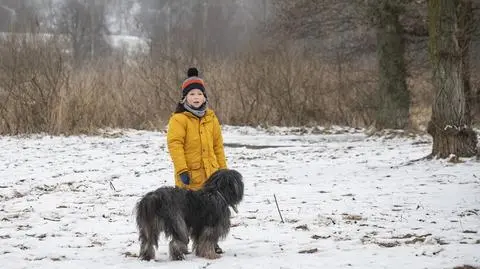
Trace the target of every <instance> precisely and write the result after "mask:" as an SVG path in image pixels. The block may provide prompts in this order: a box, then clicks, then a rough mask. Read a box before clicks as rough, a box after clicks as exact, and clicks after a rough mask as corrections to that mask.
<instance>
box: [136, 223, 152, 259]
mask: <svg viewBox="0 0 480 269" xmlns="http://www.w3.org/2000/svg"><path fill="white" fill-rule="evenodd" d="M146 230H147V229H144V228H142V229H140V237H139V239H140V255H139V258H140V259H141V260H146V261H149V260H151V259H154V258H155V249H154V247H153V245H154V244H153V242H152V240H150V236H149V234H148V232H147V231H146Z"/></svg>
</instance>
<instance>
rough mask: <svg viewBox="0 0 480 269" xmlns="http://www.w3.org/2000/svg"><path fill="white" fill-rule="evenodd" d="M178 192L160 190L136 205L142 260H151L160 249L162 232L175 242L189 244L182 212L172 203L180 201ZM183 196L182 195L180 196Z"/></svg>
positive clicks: (151, 193)
mask: <svg viewBox="0 0 480 269" xmlns="http://www.w3.org/2000/svg"><path fill="white" fill-rule="evenodd" d="M177 195H178V191H177V190H175V189H173V188H159V189H157V190H156V191H152V192H149V193H147V194H146V195H145V196H143V198H142V199H141V200H140V201H138V203H137V205H136V221H137V228H138V231H139V240H140V243H141V247H140V258H141V259H145V260H149V259H151V258H152V257H153V255H154V249H153V246H155V247H158V239H159V235H160V233H161V232H164V233H165V236H166V237H173V239H174V240H175V241H179V242H181V243H182V244H188V229H187V226H186V224H185V221H184V219H183V216H182V213H181V210H180V209H179V208H178V206H177V205H176V204H175V203H174V202H172V201H177V200H178V197H177ZM180 196H181V195H180Z"/></svg>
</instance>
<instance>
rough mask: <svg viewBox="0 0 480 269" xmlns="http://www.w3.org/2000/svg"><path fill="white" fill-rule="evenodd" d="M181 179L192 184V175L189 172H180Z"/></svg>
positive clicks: (184, 182) (186, 183)
mask: <svg viewBox="0 0 480 269" xmlns="http://www.w3.org/2000/svg"><path fill="white" fill-rule="evenodd" d="M180 180H181V181H182V182H183V184H185V185H188V184H190V176H189V175H188V172H183V173H181V174H180Z"/></svg>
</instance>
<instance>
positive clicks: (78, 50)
mask: <svg viewBox="0 0 480 269" xmlns="http://www.w3.org/2000/svg"><path fill="white" fill-rule="evenodd" d="M105 14H106V3H105V1H94V0H92V1H80V0H67V1H65V2H63V3H62V4H61V6H60V8H59V10H58V11H57V13H56V14H55V18H54V25H55V30H56V32H57V33H60V34H63V35H66V36H68V38H69V40H70V42H71V45H72V51H73V59H74V62H75V64H76V65H77V66H80V65H81V64H82V63H83V62H84V61H85V60H87V59H90V60H91V59H95V58H97V57H101V56H105V55H106V54H107V53H108V52H109V45H108V42H107V40H106V35H107V34H108V27H107V22H106V16H105Z"/></svg>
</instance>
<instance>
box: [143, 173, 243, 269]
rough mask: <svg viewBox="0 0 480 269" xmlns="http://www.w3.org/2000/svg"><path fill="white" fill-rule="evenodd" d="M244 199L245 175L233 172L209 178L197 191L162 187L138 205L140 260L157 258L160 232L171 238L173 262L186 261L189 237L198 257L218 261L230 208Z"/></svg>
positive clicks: (227, 230) (170, 249) (228, 228)
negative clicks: (216, 251) (217, 251)
mask: <svg viewBox="0 0 480 269" xmlns="http://www.w3.org/2000/svg"><path fill="white" fill-rule="evenodd" d="M242 199H243V179H242V175H241V174H240V173H239V172H237V171H235V170H232V169H220V170H218V171H217V172H215V173H213V174H212V175H211V176H210V178H208V180H207V182H206V183H205V185H204V187H203V188H202V189H201V190H198V191H190V190H184V189H179V188H174V187H161V188H158V189H157V190H155V191H151V192H149V193H147V194H145V196H143V197H142V199H141V200H140V201H139V202H138V203H137V205H136V217H137V227H138V230H139V240H140V255H139V257H140V259H142V260H150V259H154V258H155V248H154V247H157V248H158V238H159V235H160V233H161V232H164V233H165V236H166V237H167V238H171V241H170V245H169V254H170V258H171V259H172V260H183V259H185V254H187V253H188V242H189V237H191V238H192V240H193V250H194V251H195V255H197V256H199V257H204V258H207V259H216V258H219V257H220V255H219V254H217V253H215V245H216V244H217V243H218V240H219V239H221V238H225V237H226V236H227V234H228V232H229V230H230V210H229V206H231V207H232V208H233V209H234V210H235V211H237V210H236V205H238V204H239V203H240V201H242Z"/></svg>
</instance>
